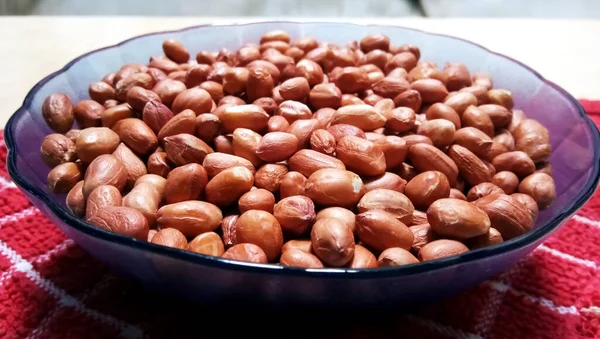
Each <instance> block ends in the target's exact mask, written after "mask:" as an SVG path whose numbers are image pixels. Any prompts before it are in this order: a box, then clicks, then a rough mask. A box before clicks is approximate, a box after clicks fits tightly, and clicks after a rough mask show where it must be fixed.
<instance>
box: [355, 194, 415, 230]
mask: <svg viewBox="0 0 600 339" xmlns="http://www.w3.org/2000/svg"><path fill="white" fill-rule="evenodd" d="M357 209H358V213H363V212H366V211H372V210H382V211H386V212H388V213H389V214H391V215H393V216H394V217H395V218H396V219H398V220H400V221H402V222H403V223H404V224H407V225H410V224H411V223H412V216H413V211H414V210H415V208H414V206H413V204H412V202H411V201H410V200H409V199H408V197H407V196H405V195H404V194H402V193H400V192H396V191H392V190H388V189H383V188H379V189H375V190H372V191H370V192H367V193H366V194H365V195H364V196H363V197H362V198H361V199H360V201H359V202H358V206H357Z"/></svg>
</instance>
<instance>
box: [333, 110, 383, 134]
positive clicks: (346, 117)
mask: <svg viewBox="0 0 600 339" xmlns="http://www.w3.org/2000/svg"><path fill="white" fill-rule="evenodd" d="M386 120H387V119H386V118H385V117H384V116H383V114H381V113H379V112H378V111H377V110H376V109H375V107H373V106H371V105H348V106H344V107H340V108H338V110H337V112H336V114H335V115H334V117H333V121H332V122H331V124H332V125H337V124H347V125H353V126H356V127H358V128H360V129H361V130H363V131H373V130H376V129H378V128H380V127H383V126H385V123H386Z"/></svg>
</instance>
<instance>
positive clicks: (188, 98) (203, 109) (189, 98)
mask: <svg viewBox="0 0 600 339" xmlns="http://www.w3.org/2000/svg"><path fill="white" fill-rule="evenodd" d="M211 106H212V97H211V96H210V94H208V92H207V91H206V90H203V89H202V88H198V87H193V88H190V89H187V90H185V91H183V92H181V93H180V94H179V95H177V97H175V99H174V100H173V105H172V107H171V109H172V110H173V113H175V114H177V113H179V112H181V111H183V110H185V109H190V110H192V111H194V113H196V115H200V114H202V113H209V112H210V108H211Z"/></svg>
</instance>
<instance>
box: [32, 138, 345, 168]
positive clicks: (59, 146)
mask: <svg viewBox="0 0 600 339" xmlns="http://www.w3.org/2000/svg"><path fill="white" fill-rule="evenodd" d="M332 138H333V136H332ZM334 142H335V140H334ZM334 150H335V147H334ZM40 153H41V156H42V160H43V161H44V163H45V164H46V165H48V166H50V167H55V166H57V165H60V164H62V163H65V162H71V161H75V160H76V154H75V143H74V142H73V141H71V140H70V139H69V138H67V137H66V136H64V135H62V134H58V133H52V134H49V135H47V136H45V137H44V140H42V145H41V146H40Z"/></svg>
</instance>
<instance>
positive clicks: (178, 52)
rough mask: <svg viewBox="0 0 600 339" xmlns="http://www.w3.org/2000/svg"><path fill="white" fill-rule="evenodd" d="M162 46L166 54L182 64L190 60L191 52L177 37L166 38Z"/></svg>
mask: <svg viewBox="0 0 600 339" xmlns="http://www.w3.org/2000/svg"><path fill="white" fill-rule="evenodd" d="M162 48H163V51H164V52H165V55H166V56H167V57H168V58H169V59H171V60H173V61H175V62H177V63H180V64H181V63H184V62H188V61H189V60H190V53H189V52H188V51H187V50H186V49H185V47H183V45H182V44H181V42H179V41H177V40H175V39H168V40H165V41H164V42H163V44H162Z"/></svg>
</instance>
